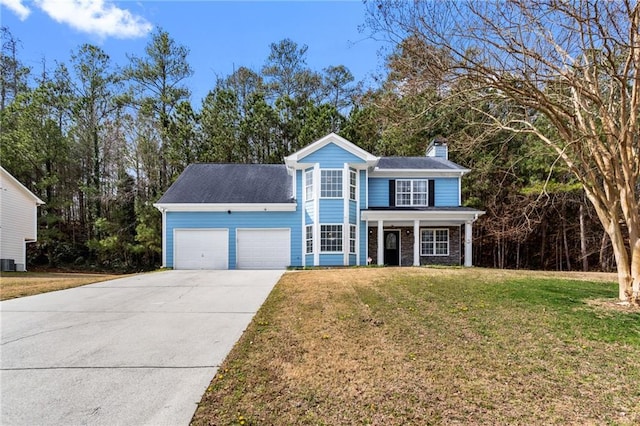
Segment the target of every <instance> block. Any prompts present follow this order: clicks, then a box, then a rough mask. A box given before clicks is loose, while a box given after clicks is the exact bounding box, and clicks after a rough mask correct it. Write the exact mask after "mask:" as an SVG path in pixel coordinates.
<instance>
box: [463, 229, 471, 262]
mask: <svg viewBox="0 0 640 426" xmlns="http://www.w3.org/2000/svg"><path fill="white" fill-rule="evenodd" d="M472 223H473V222H471V221H468V222H465V224H464V266H465V267H467V268H468V267H471V266H473V228H472V226H473V225H472Z"/></svg>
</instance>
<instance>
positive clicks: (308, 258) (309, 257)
mask: <svg viewBox="0 0 640 426" xmlns="http://www.w3.org/2000/svg"><path fill="white" fill-rule="evenodd" d="M304 266H313V254H305V256H304Z"/></svg>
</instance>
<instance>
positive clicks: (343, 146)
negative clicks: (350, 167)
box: [284, 133, 378, 169]
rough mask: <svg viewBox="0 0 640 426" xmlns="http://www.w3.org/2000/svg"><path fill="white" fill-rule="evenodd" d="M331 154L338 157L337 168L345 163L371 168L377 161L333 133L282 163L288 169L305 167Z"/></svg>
mask: <svg viewBox="0 0 640 426" xmlns="http://www.w3.org/2000/svg"><path fill="white" fill-rule="evenodd" d="M325 148H326V149H325ZM314 154H315V155H314ZM331 154H333V155H338V156H339V157H340V159H339V161H340V165H339V167H343V165H344V163H345V162H348V163H352V164H357V163H362V164H366V165H367V166H368V167H372V166H374V165H375V164H376V163H377V161H378V157H376V156H374V155H373V154H371V153H369V152H367V151H365V150H364V149H362V148H360V147H358V146H356V145H355V144H353V143H351V142H349V141H348V140H346V139H345V138H343V137H340V136H338V135H336V134H335V133H330V134H328V135H327V136H325V137H323V138H321V139H318V140H317V141H315V142H313V143H312V144H310V145H307V146H306V147H304V148H302V149H301V150H299V151H297V152H294V153H293V154H291V155H289V156H288V157H285V159H284V161H285V164H286V165H287V166H288V167H291V168H294V169H295V168H300V167H305V165H308V164H309V163H311V162H318V159H323V160H326V159H328V158H329V157H330V155H331ZM324 167H335V165H334V166H330V165H327V166H324Z"/></svg>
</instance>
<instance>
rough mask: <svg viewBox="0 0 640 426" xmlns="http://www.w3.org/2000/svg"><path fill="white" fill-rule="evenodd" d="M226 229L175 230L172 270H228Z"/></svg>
mask: <svg viewBox="0 0 640 426" xmlns="http://www.w3.org/2000/svg"><path fill="white" fill-rule="evenodd" d="M228 246H229V231H228V230H227V229H176V230H175V231H174V239H173V257H174V262H173V267H174V269H228V267H229V247H228Z"/></svg>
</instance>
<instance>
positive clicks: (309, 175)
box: [304, 170, 313, 200]
mask: <svg viewBox="0 0 640 426" xmlns="http://www.w3.org/2000/svg"><path fill="white" fill-rule="evenodd" d="M304 177H305V182H306V186H305V198H306V199H307V200H311V199H313V170H307V171H306V172H305V174H304Z"/></svg>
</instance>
